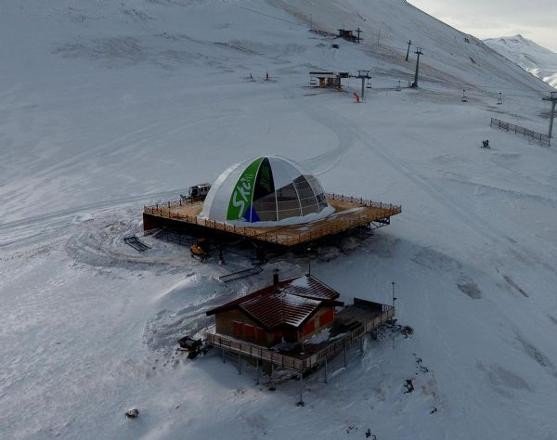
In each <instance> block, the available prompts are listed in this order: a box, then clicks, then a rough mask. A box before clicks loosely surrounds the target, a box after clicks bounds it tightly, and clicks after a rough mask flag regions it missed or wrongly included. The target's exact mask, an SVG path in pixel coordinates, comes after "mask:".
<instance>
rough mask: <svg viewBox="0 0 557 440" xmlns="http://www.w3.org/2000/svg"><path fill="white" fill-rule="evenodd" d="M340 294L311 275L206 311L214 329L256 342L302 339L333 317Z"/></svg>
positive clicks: (275, 282) (267, 343) (275, 279)
mask: <svg viewBox="0 0 557 440" xmlns="http://www.w3.org/2000/svg"><path fill="white" fill-rule="evenodd" d="M339 296H340V294H339V293H338V292H337V291H335V290H333V289H332V288H330V287H329V286H327V285H326V284H325V283H323V282H322V281H320V280H318V279H317V278H315V277H313V276H311V275H305V276H303V277H299V278H293V279H289V280H283V281H281V280H279V278H278V272H275V273H274V276H273V284H272V285H271V286H268V287H265V288H263V289H261V290H258V291H256V292H253V293H250V294H248V295H245V296H243V297H241V298H237V299H235V300H233V301H230V302H228V303H226V304H224V305H222V306H219V307H216V308H214V309H212V310H209V311H208V312H207V315H208V316H214V317H215V332H216V333H217V334H220V335H224V336H230V337H233V338H235V339H239V340H243V341H246V342H251V343H254V344H257V345H261V346H265V347H271V346H273V345H276V344H278V343H281V342H288V343H297V342H303V341H304V340H305V339H307V338H309V337H311V336H312V335H314V334H315V333H317V332H319V331H320V330H322V329H324V328H326V327H328V326H330V325H331V324H332V323H333V321H334V320H335V313H336V307H339V306H342V305H343V303H342V302H340V301H337V298H338V297H339Z"/></svg>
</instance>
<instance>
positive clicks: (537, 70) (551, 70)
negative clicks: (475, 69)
mask: <svg viewBox="0 0 557 440" xmlns="http://www.w3.org/2000/svg"><path fill="white" fill-rule="evenodd" d="M484 41H485V43H486V44H487V45H488V46H489V47H491V48H492V49H494V50H496V51H497V52H499V53H500V54H501V55H503V56H505V57H507V58H508V59H509V60H511V61H514V62H515V63H516V64H518V65H519V66H520V67H522V68H523V69H524V70H526V71H528V72H530V73H531V74H532V75H534V76H536V77H538V78H540V79H542V80H544V81H545V82H547V83H548V84H550V85H551V86H553V87H555V88H557V53H555V52H552V51H551V50H549V49H546V48H545V47H542V46H540V45H539V44H536V43H535V42H533V41H532V40H528V39H527V38H524V37H523V36H522V35H515V36H512V37H501V38H489V39H487V40H484Z"/></svg>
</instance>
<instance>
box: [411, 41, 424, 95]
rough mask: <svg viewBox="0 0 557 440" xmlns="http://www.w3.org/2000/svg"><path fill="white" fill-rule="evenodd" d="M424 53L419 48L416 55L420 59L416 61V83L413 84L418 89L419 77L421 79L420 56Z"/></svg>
mask: <svg viewBox="0 0 557 440" xmlns="http://www.w3.org/2000/svg"><path fill="white" fill-rule="evenodd" d="M423 54H424V53H423V52H422V49H421V48H419V47H418V49H417V50H416V55H418V58H417V59H416V73H415V74H414V83H413V84H412V87H413V88H415V89H416V88H418V77H419V73H420V56H421V55H423Z"/></svg>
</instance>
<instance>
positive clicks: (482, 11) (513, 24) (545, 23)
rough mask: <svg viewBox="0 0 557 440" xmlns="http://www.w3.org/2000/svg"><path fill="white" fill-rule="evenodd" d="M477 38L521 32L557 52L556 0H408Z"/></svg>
mask: <svg viewBox="0 0 557 440" xmlns="http://www.w3.org/2000/svg"><path fill="white" fill-rule="evenodd" d="M408 1H409V2H410V3H412V4H413V5H415V6H417V7H418V8H420V9H422V10H424V11H426V12H427V13H429V14H431V15H433V16H435V17H437V18H439V19H440V20H443V21H444V22H446V23H448V24H450V25H451V26H454V27H456V28H458V29H459V30H461V31H463V32H467V33H470V34H472V35H475V36H477V37H479V38H489V37H501V36H510V35H516V34H522V35H523V36H524V37H526V38H529V39H531V40H534V41H535V42H537V43H539V44H541V45H542V46H545V47H547V48H548V49H551V50H553V51H554V52H557V0H408Z"/></svg>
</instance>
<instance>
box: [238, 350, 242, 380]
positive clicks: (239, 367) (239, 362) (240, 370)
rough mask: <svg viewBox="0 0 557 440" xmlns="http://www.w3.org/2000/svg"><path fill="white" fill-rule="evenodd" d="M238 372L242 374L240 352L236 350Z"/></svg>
mask: <svg viewBox="0 0 557 440" xmlns="http://www.w3.org/2000/svg"><path fill="white" fill-rule="evenodd" d="M238 374H240V375H241V374H242V352H240V351H239V352H238Z"/></svg>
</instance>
